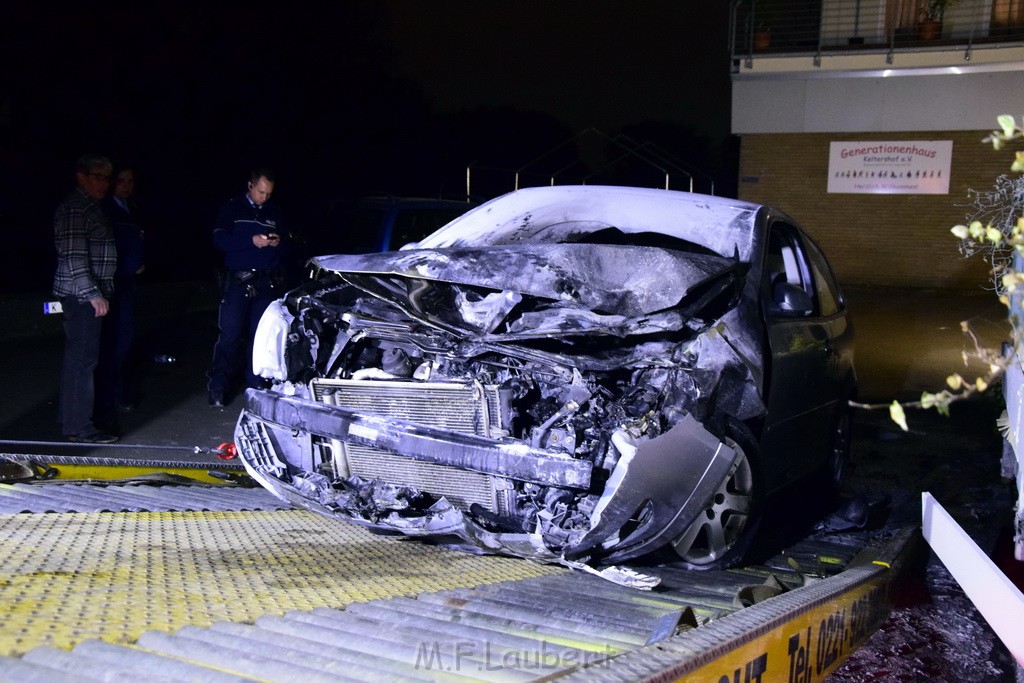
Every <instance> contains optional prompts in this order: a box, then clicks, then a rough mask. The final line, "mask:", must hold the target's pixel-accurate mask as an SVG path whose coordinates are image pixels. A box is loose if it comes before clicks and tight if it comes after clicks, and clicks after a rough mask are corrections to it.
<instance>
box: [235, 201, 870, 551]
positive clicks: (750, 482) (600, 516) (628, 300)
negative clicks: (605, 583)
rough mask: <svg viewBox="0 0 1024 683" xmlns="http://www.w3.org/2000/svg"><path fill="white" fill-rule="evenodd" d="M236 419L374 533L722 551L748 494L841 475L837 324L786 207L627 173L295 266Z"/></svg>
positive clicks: (329, 508)
mask: <svg viewBox="0 0 1024 683" xmlns="http://www.w3.org/2000/svg"><path fill="white" fill-rule="evenodd" d="M309 265H310V267H311V269H312V277H311V278H310V280H309V281H308V282H306V283H305V284H303V285H302V286H300V287H298V288H297V289H295V290H294V291H291V292H289V293H288V294H287V295H286V296H284V297H283V298H282V299H280V300H278V301H276V302H275V303H274V304H272V305H271V306H270V308H269V309H268V310H267V312H266V314H265V315H264V317H263V319H262V320H261V322H260V324H259V329H258V332H257V337H258V338H257V340H256V343H255V344H254V347H255V349H256V351H255V353H254V357H253V363H254V369H255V371H256V372H257V374H259V375H262V376H263V377H265V378H267V379H268V380H270V382H272V386H271V387H270V388H268V389H265V390H254V389H250V390H248V391H247V393H246V396H245V405H244V409H243V411H242V413H241V415H240V417H239V420H238V424H237V428H236V431H235V441H236V444H237V447H238V452H239V454H240V456H241V458H242V459H243V462H244V463H245V467H246V469H247V470H248V472H249V474H250V475H251V476H252V477H253V478H255V479H256V480H257V481H259V482H260V483H261V484H262V485H263V486H265V487H266V488H268V489H269V490H270V491H272V492H273V493H275V494H276V495H277V496H279V497H281V498H282V499H285V500H287V501H290V502H291V503H293V504H295V505H296V506H300V507H304V508H307V509H309V510H312V511H315V512H317V513H320V514H323V515H327V516H330V517H333V518H337V519H342V520H346V521H350V522H354V523H357V524H361V525H364V526H366V527H370V528H371V529H373V530H375V531H377V532H381V533H386V534H401V535H406V536H413V537H421V538H424V539H429V540H431V541H433V542H438V543H443V544H446V545H448V546H452V547H456V548H460V549H464V550H469V551H472V552H477V553H500V554H508V555H515V556H520V557H525V558H530V559H533V560H539V561H544V562H555V563H561V564H565V565H568V566H572V567H578V568H584V569H591V570H593V569H594V568H598V567H614V566H615V565H617V564H618V563H622V562H624V561H627V560H634V559H636V558H641V557H643V556H649V555H651V554H652V553H657V554H661V553H668V554H670V555H671V557H672V558H673V559H674V561H675V562H678V563H679V564H681V565H683V566H687V567H692V568H698V569H707V568H721V567H727V566H731V565H733V564H735V563H737V562H738V561H739V560H740V559H742V557H743V554H744V552H745V551H746V550H747V549H748V548H749V546H750V543H751V541H752V539H753V537H754V534H755V533H756V530H757V527H758V520H759V513H760V511H761V508H762V504H763V502H764V500H765V497H766V496H767V495H768V494H769V493H771V492H772V491H775V490H778V489H780V488H781V487H783V486H785V485H787V484H789V483H792V482H795V481H803V480H807V479H813V480H814V481H816V482H818V484H819V485H820V486H824V487H830V486H831V487H838V485H839V483H840V481H841V479H842V476H843V473H844V471H845V466H846V457H847V453H848V445H849V427H850V422H849V414H848V400H849V399H850V398H851V397H853V395H854V392H855V390H856V383H855V374H854V367H853V331H852V327H851V324H850V320H849V318H848V315H847V312H846V306H845V303H844V300H843V297H842V294H841V291H840V289H839V287H838V285H837V283H836V280H835V278H834V277H833V274H832V271H831V269H830V267H829V265H828V263H827V262H826V260H825V257H824V256H823V255H822V252H821V251H820V250H819V248H818V247H817V246H816V245H815V243H814V242H813V241H812V240H811V239H809V238H808V236H807V235H806V234H805V233H804V232H803V231H802V230H801V229H800V227H798V225H797V224H796V223H795V222H794V221H793V220H792V219H791V218H789V217H788V216H786V215H785V214H784V213H782V212H781V211H778V210H776V209H773V208H771V207H768V206H762V205H758V204H751V203H745V202H741V201H738V200H733V199H725V198H720V197H712V196H704V195H699V194H692V193H685V192H675V191H669V190H656V189H643V188H631V187H598V186H552V187H539V188H527V189H522V190H517V191H515V192H512V193H510V194H507V195H504V196H502V197H499V198H497V199H494V200H491V201H490V202H487V203H485V204H483V205H481V206H479V207H478V208H476V209H474V210H472V211H470V212H468V213H467V214H465V215H463V216H461V217H459V218H457V219H455V220H454V221H452V222H451V223H449V224H447V225H446V226H444V227H442V228H441V229H439V230H437V231H436V232H434V233H432V234H431V235H429V236H428V237H426V238H425V239H423V240H422V241H421V242H419V243H416V244H411V245H406V247H404V248H403V249H401V250H399V251H394V252H386V253H371V254H356V255H330V256H321V257H317V258H314V259H312V260H311V261H310V264H309Z"/></svg>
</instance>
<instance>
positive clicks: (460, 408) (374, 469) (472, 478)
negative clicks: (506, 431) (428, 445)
mask: <svg viewBox="0 0 1024 683" xmlns="http://www.w3.org/2000/svg"><path fill="white" fill-rule="evenodd" d="M311 388H312V390H313V395H314V396H315V398H316V400H318V401H321V402H323V403H328V404H330V405H338V406H342V407H345V408H350V409H353V410H358V411H361V412H369V413H374V414H377V415H385V416H388V417H395V418H399V419H402V420H408V421H409V422H414V423H416V424H422V425H426V426H429V427H437V428H440V429H448V430H451V431H454V432H459V433H462V434H473V435H477V436H495V435H496V434H498V433H501V431H502V430H503V425H502V424H501V413H500V410H499V406H500V403H499V400H498V388H497V387H496V386H488V385H482V384H479V383H476V384H461V383H426V382H391V381H367V380H338V379H333V380H332V379H314V380H313V381H312V383H311ZM336 445H338V444H337V442H336ZM340 447H341V450H342V457H343V458H344V460H345V462H344V465H343V466H344V467H345V468H346V469H347V471H348V472H349V474H354V475H356V476H358V477H361V478H363V479H380V480H382V481H385V482H387V483H389V484H398V485H403V486H413V487H415V488H417V489H419V490H420V491H424V492H427V493H430V494H433V495H435V496H438V497H440V496H444V497H445V498H447V499H448V501H449V502H450V503H452V505H455V506H456V507H459V508H463V509H468V508H469V506H470V505H471V504H473V503H479V504H480V505H482V506H483V507H484V508H486V509H488V510H490V511H491V512H495V513H498V514H507V513H508V503H507V496H506V491H505V489H506V486H505V483H506V480H504V479H501V478H499V477H493V476H491V475H487V474H483V473H480V472H472V471H469V470H463V469H460V468H457V467H450V466H448V465H438V464H435V463H429V462H421V461H418V460H413V459H411V458H406V457H403V456H401V455H397V454H395V453H393V452H391V451H387V450H384V449H380V448H374V447H372V446H364V445H362V444H355V443H344V442H342V443H340Z"/></svg>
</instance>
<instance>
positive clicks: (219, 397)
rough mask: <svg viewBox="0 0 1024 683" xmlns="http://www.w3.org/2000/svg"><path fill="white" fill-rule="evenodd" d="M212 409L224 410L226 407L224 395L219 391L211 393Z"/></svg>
mask: <svg viewBox="0 0 1024 683" xmlns="http://www.w3.org/2000/svg"><path fill="white" fill-rule="evenodd" d="M210 407H211V408H223V407H224V394H222V393H220V392H219V391H211V392H210Z"/></svg>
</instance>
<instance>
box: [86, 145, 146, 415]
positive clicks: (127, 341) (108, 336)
mask: <svg viewBox="0 0 1024 683" xmlns="http://www.w3.org/2000/svg"><path fill="white" fill-rule="evenodd" d="M134 194H135V169H134V168H133V167H132V166H130V165H126V164H123V165H116V166H115V168H114V174H113V179H112V186H111V190H110V194H109V195H108V196H107V197H106V198H105V199H104V200H103V213H104V214H105V215H106V216H107V220H108V221H109V223H110V227H111V229H112V230H113V233H114V242H115V244H116V245H117V268H116V270H115V271H114V292H115V295H114V298H113V299H112V300H111V302H110V313H109V314H107V316H106V318H104V320H103V334H102V340H101V344H100V362H99V367H98V368H97V376H96V403H97V406H96V407H97V412H98V415H102V416H103V418H104V419H105V420H106V421H107V422H108V423H110V424H113V423H114V422H116V420H115V418H114V415H113V414H114V411H115V409H116V410H117V411H119V412H131V411H132V410H134V408H135V402H136V400H137V396H136V393H137V392H136V387H135V376H134V375H135V373H134V371H133V365H134V364H133V361H132V353H131V351H132V341H133V338H134V336H135V307H136V299H137V296H138V282H137V279H138V276H139V275H141V274H142V271H143V270H145V268H146V266H145V254H144V247H143V243H144V237H145V234H144V233H143V230H142V228H141V227H140V225H139V217H138V213H139V212H138V207H137V206H136V204H135V199H134Z"/></svg>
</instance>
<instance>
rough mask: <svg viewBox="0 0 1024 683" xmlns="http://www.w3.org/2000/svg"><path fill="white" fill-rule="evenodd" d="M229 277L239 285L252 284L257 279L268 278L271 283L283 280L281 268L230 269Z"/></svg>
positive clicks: (274, 283) (265, 279)
mask: <svg viewBox="0 0 1024 683" xmlns="http://www.w3.org/2000/svg"><path fill="white" fill-rule="evenodd" d="M231 279H232V280H233V281H235V282H237V283H238V284H240V285H248V284H254V283H255V282H256V281H258V280H263V281H267V280H269V281H270V283H271V284H272V285H277V284H279V283H280V282H282V281H283V280H284V271H283V270H282V269H281V268H271V269H268V270H260V269H253V270H232V271H231Z"/></svg>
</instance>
